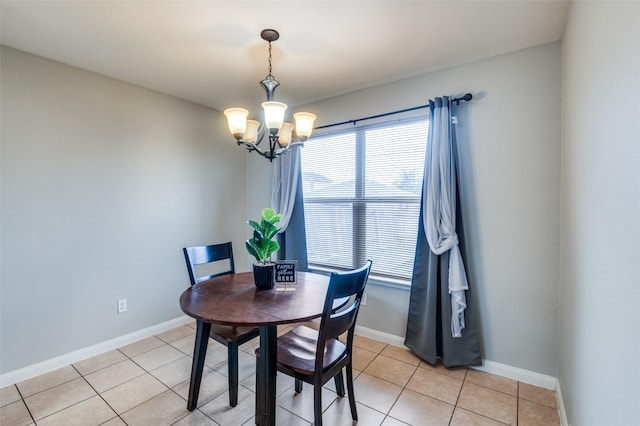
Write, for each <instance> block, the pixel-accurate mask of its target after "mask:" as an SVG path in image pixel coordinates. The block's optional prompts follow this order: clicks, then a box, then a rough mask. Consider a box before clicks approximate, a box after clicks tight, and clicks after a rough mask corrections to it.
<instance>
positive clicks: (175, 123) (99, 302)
mask: <svg viewBox="0 0 640 426" xmlns="http://www.w3.org/2000/svg"><path fill="white" fill-rule="evenodd" d="M1 62H2V70H1V71H2V82H1V84H2V86H1V90H2V109H1V117H2V133H1V143H2V210H1V214H2V252H1V253H2V265H1V266H2V272H1V291H0V297H1V326H0V334H1V335H2V348H1V353H0V359H1V366H0V372H3V373H5V372H8V371H12V370H14V369H17V368H20V367H24V366H28V365H31V364H34V363H37V362H39V361H43V360H47V359H50V358H52V357H55V356H58V355H62V354H66V353H68V352H71V351H73V350H77V349H80V348H84V347H87V346H90V345H92V344H96V343H100V342H103V341H105V340H108V339H111V338H115V337H119V336H122V335H124V334H127V333H130V332H133V331H137V330H140V329H142V328H145V327H149V326H152V325H156V324H158V323H161V322H164V321H167V320H170V319H173V318H176V317H178V316H180V315H181V311H180V309H179V306H178V297H179V295H180V293H181V292H182V290H183V289H184V288H186V287H187V286H188V284H189V282H188V277H187V273H186V269H185V266H184V260H183V257H182V252H181V248H182V247H183V246H184V245H191V244H203V243H207V242H209V241H221V240H233V242H234V244H235V246H236V250H235V252H236V256H237V257H238V260H239V262H238V264H239V266H242V265H244V264H245V263H246V256H245V254H244V252H245V250H244V249H242V247H243V239H244V235H245V221H246V208H247V207H246V186H247V184H246V174H245V170H246V154H245V153H244V152H243V151H241V150H239V149H238V148H237V147H236V146H235V144H233V143H231V142H230V141H229V139H230V138H229V136H228V135H227V134H226V128H225V123H224V120H223V117H222V114H221V113H219V112H217V111H212V110H210V109H207V108H204V107H200V106H197V105H194V104H191V103H188V102H184V101H181V100H178V99H175V98H172V97H169V96H165V95H161V94H158V93H154V92H151V91H148V90H144V89H141V88H139V87H136V86H132V85H129V84H126V83H123V82H120V81H117V80H112V79H109V78H106V77H103V76H100V75H97V74H94V73H90V72H86V71H82V70H79V69H76V68H71V67H69V66H66V65H62V64H59V63H56V62H52V61H49V60H46V59H43V58H40V57H36V56H32V55H29V54H26V53H23V52H20V51H17V50H13V49H10V48H6V47H2V50H1ZM119 298H127V299H128V304H129V310H128V312H126V313H125V314H120V315H118V314H117V313H116V300H117V299H119Z"/></svg>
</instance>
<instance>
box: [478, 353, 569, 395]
mask: <svg viewBox="0 0 640 426" xmlns="http://www.w3.org/2000/svg"><path fill="white" fill-rule="evenodd" d="M472 368H473V369H474V370H479V371H484V372H486V373H491V374H495V375H498V376H502V377H507V378H509V379H512V380H517V381H519V382H523V383H527V384H530V385H534V386H539V387H541V388H545V389H550V390H556V385H557V383H558V379H557V378H555V377H553V376H547V375H546V374H541V373H536V372H534V371H530V370H525V369H523V368H518V367H512V366H510V365H506V364H501V363H499V362H493V361H489V360H486V359H483V360H482V367H472Z"/></svg>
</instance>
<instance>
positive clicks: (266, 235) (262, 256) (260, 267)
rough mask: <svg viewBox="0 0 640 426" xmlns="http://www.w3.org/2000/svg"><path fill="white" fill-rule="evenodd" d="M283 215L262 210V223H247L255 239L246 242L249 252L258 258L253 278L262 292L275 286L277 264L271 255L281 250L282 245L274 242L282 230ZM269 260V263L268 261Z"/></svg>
mask: <svg viewBox="0 0 640 426" xmlns="http://www.w3.org/2000/svg"><path fill="white" fill-rule="evenodd" d="M281 218H282V215H281V214H277V213H276V212H275V210H273V209H271V208H268V207H267V208H264V209H262V218H261V219H260V222H259V223H258V222H256V221H254V220H250V221H248V222H247V223H248V224H249V226H251V227H252V228H253V237H252V238H250V239H248V240H247V241H246V246H247V251H248V252H249V254H250V255H252V256H253V257H255V258H256V263H254V264H253V278H254V281H255V284H256V287H257V288H258V289H260V290H265V289H270V288H273V286H274V284H275V263H273V262H271V261H270V258H271V254H272V253H274V252H276V251H278V249H280V244H278V242H277V241H274V240H273V238H274V237H275V236H276V234H277V233H278V231H279V230H280V228H278V227H277V226H276V223H278V222H280V219H281ZM267 259H269V261H267Z"/></svg>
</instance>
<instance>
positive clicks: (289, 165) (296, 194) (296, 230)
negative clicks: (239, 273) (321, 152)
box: [271, 146, 309, 271]
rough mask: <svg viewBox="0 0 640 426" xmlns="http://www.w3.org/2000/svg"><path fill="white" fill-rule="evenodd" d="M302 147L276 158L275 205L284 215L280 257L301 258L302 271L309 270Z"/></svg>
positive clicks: (283, 258) (274, 176)
mask: <svg viewBox="0 0 640 426" xmlns="http://www.w3.org/2000/svg"><path fill="white" fill-rule="evenodd" d="M300 148H301V147H300V146H295V147H292V148H291V149H290V150H289V152H287V153H286V154H284V155H281V156H280V157H278V158H277V159H276V160H275V162H274V169H273V188H272V193H271V205H272V208H274V209H275V210H276V211H277V212H278V213H281V214H282V221H281V223H280V225H281V227H282V229H281V231H280V234H279V235H278V243H279V244H280V250H278V253H277V255H278V260H297V261H298V270H299V271H308V270H309V262H308V259H307V234H306V231H305V222H304V204H303V193H302V173H301V167H300Z"/></svg>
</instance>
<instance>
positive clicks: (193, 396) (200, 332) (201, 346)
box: [187, 321, 211, 411]
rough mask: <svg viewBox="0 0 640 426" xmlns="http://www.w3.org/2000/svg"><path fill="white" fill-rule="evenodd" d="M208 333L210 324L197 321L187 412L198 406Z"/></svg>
mask: <svg viewBox="0 0 640 426" xmlns="http://www.w3.org/2000/svg"><path fill="white" fill-rule="evenodd" d="M210 331H211V324H210V323H208V322H202V321H198V323H197V326H196V341H195V345H194V347H193V362H192V363H191V382H190V383H189V399H188V400H187V410H189V411H193V410H195V408H196V405H198V394H199V393H200V382H201V381H202V370H203V369H204V359H205V357H206V356H207V345H208V344H209V332H210Z"/></svg>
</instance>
